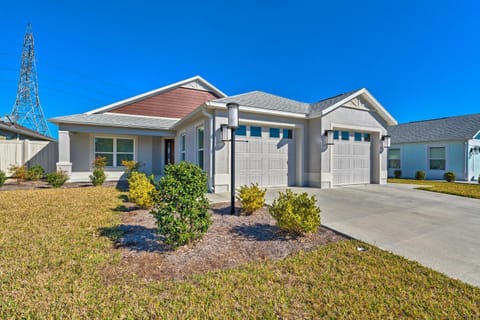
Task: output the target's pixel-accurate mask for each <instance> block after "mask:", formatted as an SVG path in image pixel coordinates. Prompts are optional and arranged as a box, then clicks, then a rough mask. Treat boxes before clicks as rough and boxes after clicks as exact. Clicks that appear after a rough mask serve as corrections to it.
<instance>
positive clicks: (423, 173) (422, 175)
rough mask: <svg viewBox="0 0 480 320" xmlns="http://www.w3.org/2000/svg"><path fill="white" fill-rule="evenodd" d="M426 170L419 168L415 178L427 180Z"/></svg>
mask: <svg viewBox="0 0 480 320" xmlns="http://www.w3.org/2000/svg"><path fill="white" fill-rule="evenodd" d="M425 177H426V175H425V171H422V170H418V171H417V172H416V173H415V179H417V180H425Z"/></svg>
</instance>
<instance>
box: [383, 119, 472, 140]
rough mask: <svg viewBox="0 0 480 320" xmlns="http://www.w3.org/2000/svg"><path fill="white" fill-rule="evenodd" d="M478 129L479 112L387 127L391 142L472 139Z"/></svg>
mask: <svg viewBox="0 0 480 320" xmlns="http://www.w3.org/2000/svg"><path fill="white" fill-rule="evenodd" d="M478 131H480V113H478V114H470V115H464V116H458V117H450V118H441V119H433V120H425V121H417V122H409V123H403V124H399V125H396V126H392V127H389V128H388V132H389V134H390V136H391V137H392V143H411V142H429V141H448V140H466V139H472V138H473V137H474V136H475V134H476V133H477V132H478Z"/></svg>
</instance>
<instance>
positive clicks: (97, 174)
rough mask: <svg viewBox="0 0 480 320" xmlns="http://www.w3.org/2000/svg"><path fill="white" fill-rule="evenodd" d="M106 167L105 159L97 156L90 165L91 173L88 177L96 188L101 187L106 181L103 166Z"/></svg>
mask: <svg viewBox="0 0 480 320" xmlns="http://www.w3.org/2000/svg"><path fill="white" fill-rule="evenodd" d="M106 165H107V158H106V157H101V156H98V157H96V158H95V160H94V161H93V163H92V166H93V172H92V174H91V175H90V182H92V184H93V185H94V186H95V187H96V186H101V185H102V184H103V183H104V182H105V179H106V176H105V166H106Z"/></svg>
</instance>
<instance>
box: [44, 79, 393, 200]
mask: <svg viewBox="0 0 480 320" xmlns="http://www.w3.org/2000/svg"><path fill="white" fill-rule="evenodd" d="M229 102H236V103H238V104H239V105H240V108H239V122H240V126H239V128H238V129H237V130H236V156H235V158H236V170H235V171H236V175H235V179H236V185H237V186H240V185H243V184H249V183H251V182H257V183H259V184H260V185H261V186H265V187H270V186H314V187H322V188H331V187H334V186H341V185H349V184H369V183H386V180H387V173H388V172H387V152H386V147H388V146H386V145H385V146H384V145H383V143H384V142H383V139H384V137H385V136H386V135H387V128H388V127H389V126H392V125H395V124H396V121H395V119H394V118H393V117H392V116H391V115H390V114H389V113H388V112H387V111H386V110H385V108H384V107H383V106H382V105H381V104H380V103H379V102H378V101H377V100H376V99H375V98H374V97H373V96H372V95H371V94H370V93H369V92H368V90H367V89H359V90H355V91H351V92H348V93H344V94H340V95H337V96H335V97H331V98H328V99H324V100H321V101H318V102H315V103H304V102H299V101H295V100H291V99H287V98H283V97H280V96H276V95H272V94H268V93H265V92H260V91H253V92H248V93H244V94H239V95H235V96H230V97H227V95H225V94H224V93H223V92H222V91H220V90H219V89H217V88H216V87H214V86H213V85H212V84H210V83H209V82H207V81H206V80H204V79H203V78H201V77H199V76H196V77H193V78H189V79H186V80H183V81H180V82H177V83H174V84H171V85H168V86H165V87H162V88H159V89H156V90H153V91H150V92H147V93H144V94H140V95H138V96H134V97H131V98H128V99H125V100H122V101H119V102H115V103H113V104H110V105H107V106H105V107H102V108H98V109H95V110H91V111H88V112H85V113H83V114H76V115H68V116H62V117H57V118H54V119H51V120H50V121H51V122H54V123H56V124H58V127H59V133H58V138H59V162H58V164H57V168H58V169H59V170H64V171H67V172H68V173H69V175H70V177H71V180H73V181H82V180H88V176H89V174H90V171H91V163H92V162H93V160H94V158H95V157H96V156H100V155H101V156H105V157H107V161H108V167H107V168H106V173H107V177H108V179H121V178H122V177H123V176H122V174H123V169H124V168H123V167H122V166H121V161H122V160H123V159H134V160H137V161H140V162H142V163H143V164H144V166H143V167H142V170H143V171H146V172H147V173H152V174H155V175H161V174H162V173H163V169H164V166H165V165H166V164H168V163H175V162H179V161H183V160H185V161H190V162H193V163H196V164H198V165H199V166H200V167H202V168H203V169H204V170H205V171H206V172H207V174H208V176H209V189H210V191H212V192H224V191H228V190H229V188H230V151H229V150H230V142H225V141H222V130H223V126H222V125H225V124H227V109H226V104H227V103H229Z"/></svg>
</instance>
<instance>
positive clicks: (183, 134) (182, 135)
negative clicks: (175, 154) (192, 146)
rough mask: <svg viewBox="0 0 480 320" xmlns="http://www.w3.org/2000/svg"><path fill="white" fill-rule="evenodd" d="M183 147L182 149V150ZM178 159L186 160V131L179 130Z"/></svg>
mask: <svg viewBox="0 0 480 320" xmlns="http://www.w3.org/2000/svg"><path fill="white" fill-rule="evenodd" d="M182 143H183V146H182ZM182 147H183V150H182ZM179 151H180V152H179V155H180V157H179V159H180V161H187V133H186V132H185V131H184V132H181V133H180V146H179Z"/></svg>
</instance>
